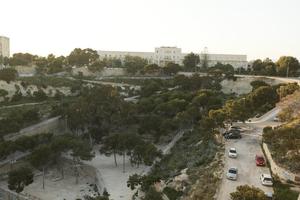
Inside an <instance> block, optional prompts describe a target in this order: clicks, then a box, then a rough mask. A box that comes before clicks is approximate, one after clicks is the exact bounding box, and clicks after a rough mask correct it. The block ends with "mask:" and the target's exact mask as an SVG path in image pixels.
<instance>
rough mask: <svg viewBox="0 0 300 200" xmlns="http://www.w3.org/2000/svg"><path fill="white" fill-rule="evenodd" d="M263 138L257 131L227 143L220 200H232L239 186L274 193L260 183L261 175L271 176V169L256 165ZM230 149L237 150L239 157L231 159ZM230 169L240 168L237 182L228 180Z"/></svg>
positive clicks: (218, 197) (247, 132) (246, 132)
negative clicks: (233, 193)
mask: <svg viewBox="0 0 300 200" xmlns="http://www.w3.org/2000/svg"><path fill="white" fill-rule="evenodd" d="M260 141H261V136H260V134H259V132H258V131H257V130H255V129H253V130H248V131H245V132H244V133H243V134H242V138H241V139H232V140H227V141H226V142H225V151H226V152H225V166H224V175H223V179H222V183H221V186H220V190H219V192H218V194H217V199H218V200H230V193H231V192H234V191H236V187H237V186H239V185H250V186H255V187H258V188H261V189H262V190H263V191H265V192H272V193H273V188H272V187H267V186H263V185H262V184H261V182H260V175H261V174H263V173H266V174H270V171H269V168H267V167H258V166H256V163H255V155H256V154H262V150H261V146H260ZM229 148H236V150H237V153H238V157H237V158H229V157H228V150H229ZM230 167H237V168H238V178H237V180H236V181H232V180H228V179H227V178H226V173H227V170H228V169H229V168H230Z"/></svg>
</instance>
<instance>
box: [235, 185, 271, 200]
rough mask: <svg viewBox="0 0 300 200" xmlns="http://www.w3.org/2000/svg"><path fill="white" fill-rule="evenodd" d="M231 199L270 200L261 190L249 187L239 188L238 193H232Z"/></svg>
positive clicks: (242, 186)
mask: <svg viewBox="0 0 300 200" xmlns="http://www.w3.org/2000/svg"><path fill="white" fill-rule="evenodd" d="M230 198H231V200H268V198H267V196H266V195H265V193H264V192H263V191H262V190H261V189H259V188H256V187H253V186H252V187H250V186H249V185H241V186H238V187H237V191H236V192H232V193H230Z"/></svg>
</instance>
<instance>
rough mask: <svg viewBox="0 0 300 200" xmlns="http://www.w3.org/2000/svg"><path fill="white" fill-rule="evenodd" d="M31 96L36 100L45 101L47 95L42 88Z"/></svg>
mask: <svg viewBox="0 0 300 200" xmlns="http://www.w3.org/2000/svg"><path fill="white" fill-rule="evenodd" d="M33 98H34V99H35V100H36V101H45V100H46V99H47V95H46V93H45V92H44V91H43V90H38V91H35V92H34V93H33Z"/></svg>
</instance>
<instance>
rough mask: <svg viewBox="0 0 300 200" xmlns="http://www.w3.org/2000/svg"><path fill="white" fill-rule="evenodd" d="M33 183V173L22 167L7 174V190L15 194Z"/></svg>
mask: <svg viewBox="0 0 300 200" xmlns="http://www.w3.org/2000/svg"><path fill="white" fill-rule="evenodd" d="M32 182H33V173H32V170H31V169H30V168H27V167H22V168H20V169H16V170H13V171H10V172H9V174H8V188H9V189H10V190H14V191H16V192H17V193H20V192H22V191H23V189H24V187H25V186H27V185H29V184H31V183H32Z"/></svg>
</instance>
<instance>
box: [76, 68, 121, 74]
mask: <svg viewBox="0 0 300 200" xmlns="http://www.w3.org/2000/svg"><path fill="white" fill-rule="evenodd" d="M79 72H81V73H82V74H83V76H124V75H125V74H126V70H125V69H124V68H107V67H105V68H104V69H103V70H102V71H101V72H95V73H94V72H91V71H89V70H88V69H87V67H78V68H74V69H72V74H73V75H78V73H79Z"/></svg>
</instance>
